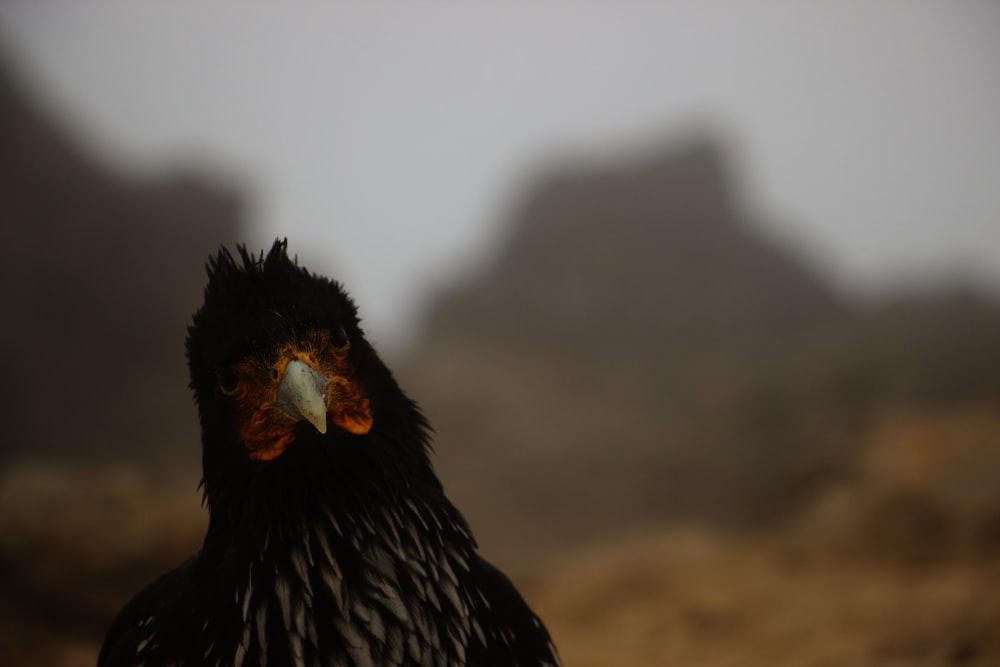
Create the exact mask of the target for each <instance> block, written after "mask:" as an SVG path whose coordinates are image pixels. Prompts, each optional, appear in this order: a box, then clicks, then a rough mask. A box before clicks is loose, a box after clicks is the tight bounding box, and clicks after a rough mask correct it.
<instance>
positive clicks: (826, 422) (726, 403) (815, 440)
mask: <svg viewBox="0 0 1000 667" xmlns="http://www.w3.org/2000/svg"><path fill="white" fill-rule="evenodd" d="M765 229H766V227H764V226H762V225H759V224H755V221H753V220H750V219H748V217H747V215H746V214H745V213H744V212H743V211H742V210H740V207H739V206H738V205H737V203H736V202H735V201H734V197H733V194H732V188H731V187H730V183H729V178H728V176H727V173H726V167H725V157H724V151H723V150H722V148H721V147H720V146H717V145H715V144H714V143H713V142H712V141H711V140H704V141H696V142H693V143H692V144H690V145H688V146H682V147H676V146H672V147H667V148H665V149H664V150H662V151H660V152H655V153H654V154H653V156H652V158H651V159H647V160H644V161H639V162H638V163H636V164H625V165H610V166H593V167H587V166H582V167H581V166H577V167H574V168H571V169H568V170H567V171H566V172H565V173H560V174H555V175H553V176H552V177H550V178H549V179H548V180H547V182H545V183H543V184H542V185H541V186H539V187H538V188H536V190H535V191H534V192H533V193H532V194H530V195H529V196H528V197H527V201H526V204H525V205H524V207H523V209H522V210H521V212H520V214H519V215H518V216H517V219H516V220H514V221H512V224H511V226H510V234H509V238H508V239H507V242H506V244H505V245H504V246H503V247H502V248H500V249H499V252H498V253H497V255H496V256H495V258H494V260H493V261H492V263H491V264H490V265H488V266H486V267H484V268H483V269H482V271H481V272H480V273H479V275H477V276H474V277H472V278H471V279H470V280H469V281H468V282H467V283H465V284H463V285H461V286H458V287H456V288H455V289H453V290H452V291H451V292H449V293H447V294H445V295H443V296H442V297H441V298H440V299H439V300H438V301H437V302H436V303H435V304H434V305H433V307H432V309H431V311H430V313H429V315H428V317H427V320H426V326H425V328H424V334H423V336H422V339H421V342H420V344H419V345H418V346H417V347H416V350H415V352H414V354H413V361H412V363H411V365H410V367H409V368H408V369H407V372H406V374H405V375H406V377H407V381H408V386H410V387H411V388H412V389H413V390H414V393H415V395H416V397H417V399H418V400H419V401H421V403H422V404H423V405H424V407H425V409H426V411H427V413H428V414H429V416H430V418H431V421H432V423H433V424H434V425H435V428H436V429H437V434H438V437H437V448H438V450H439V451H440V453H441V455H440V456H439V457H438V465H439V467H440V468H441V469H442V471H443V473H444V475H445V477H446V483H447V484H448V486H449V488H451V489H453V492H454V493H455V494H456V495H457V496H458V504H459V506H461V507H463V508H465V509H466V511H467V512H468V513H470V514H471V515H472V518H473V525H477V524H486V525H500V526H502V528H499V529H498V531H497V532H498V534H500V535H504V536H509V535H518V534H523V535H524V536H525V538H526V539H527V540H528V541H531V540H532V539H535V538H539V537H540V536H541V534H544V536H545V538H546V539H555V538H553V534H558V535H559V536H561V537H564V538H568V539H575V538H576V537H580V538H583V537H585V536H586V535H588V534H589V535H591V536H593V535H594V534H597V535H605V534H606V531H609V530H611V531H617V530H630V529H631V530H636V529H640V528H641V527H643V526H648V525H651V524H657V523H660V522H663V521H669V520H692V519H693V520H709V521H712V522H721V523H723V524H727V525H736V526H749V525H755V524H757V523H758V522H760V521H770V520H776V519H780V518H783V517H786V516H788V515H789V514H790V513H792V512H794V511H797V510H798V509H800V508H801V507H803V506H804V504H806V503H807V502H808V501H809V500H810V499H811V498H812V497H813V496H814V495H815V494H816V493H818V492H819V491H821V490H822V489H823V488H825V486H826V485H827V484H829V483H831V482H833V481H835V480H839V479H843V478H845V477H850V476H852V475H855V474H856V471H857V466H858V461H859V457H860V456H861V454H862V452H860V451H859V450H860V449H861V447H860V446H859V444H858V443H859V438H860V435H861V434H862V433H863V432H864V431H865V429H866V428H868V427H869V426H870V424H871V422H872V419H873V418H874V415H876V414H879V413H880V412H881V411H883V410H885V409H888V406H891V405H906V406H910V407H913V409H919V406H920V405H924V406H931V405H938V404H940V402H942V401H944V402H947V401H952V402H964V401H969V400H986V399H990V398H992V399H997V398H998V397H1000V344H998V342H997V341H1000V308H998V307H997V305H996V304H995V303H994V302H993V301H991V300H989V299H988V298H986V297H984V296H981V295H976V294H972V293H965V292H962V291H961V290H956V291H955V292H954V293H942V294H938V295H922V296H921V295H910V296H903V297H900V298H899V299H898V300H895V301H893V302H891V303H883V304H878V305H874V306H873V305H862V304H857V303H854V302H852V300H851V299H849V298H848V297H846V296H844V295H841V294H838V293H837V292H836V291H835V290H834V289H833V288H832V287H831V285H829V284H828V283H827V281H826V280H825V279H824V278H823V276H822V275H820V274H819V273H818V272H817V271H816V270H814V269H812V268H811V267H810V266H808V265H807V263H806V262H805V261H804V260H802V259H800V257H799V253H797V252H796V251H795V249H794V248H792V247H786V246H785V245H783V244H782V243H781V242H780V241H779V240H778V239H775V238H770V237H769V235H768V234H767V233H766V232H765V231H764V230H765ZM914 406H916V407H914ZM470 471H472V472H470ZM998 472H1000V471H998ZM998 502H1000V501H998ZM998 506H1000V505H998ZM526 516H527V517H529V519H527V520H525V517H526ZM515 517H516V518H515ZM536 524H537V525H536ZM536 529H537V530H538V531H541V532H540V533H538V534H535V533H533V531H534V530H536Z"/></svg>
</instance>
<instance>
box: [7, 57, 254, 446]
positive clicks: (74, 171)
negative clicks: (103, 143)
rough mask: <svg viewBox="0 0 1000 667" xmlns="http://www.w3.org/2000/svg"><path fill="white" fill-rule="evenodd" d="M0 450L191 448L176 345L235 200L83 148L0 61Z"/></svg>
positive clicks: (234, 219)
mask: <svg viewBox="0 0 1000 667" xmlns="http://www.w3.org/2000/svg"><path fill="white" fill-rule="evenodd" d="M0 145H2V146H3V150H2V151H0V220H3V229H4V239H3V243H0V284H2V285H3V289H4V316H3V321H4V326H3V327H0V363H2V365H3V368H4V378H5V379H4V382H3V383H2V385H0V386H2V389H0V391H2V397H0V411H2V412H0V419H2V421H3V423H4V428H5V435H4V438H3V439H2V442H0V458H8V459H9V458H11V457H15V456H16V457H30V458H56V459H59V458H66V457H69V458H71V459H73V460H87V459H101V458H104V459H107V458H117V457H126V458H146V457H148V456H149V455H150V454H151V453H156V455H157V456H161V457H162V456H166V457H170V456H172V453H173V452H177V450H178V448H179V447H183V450H184V451H183V454H182V455H183V457H184V458H185V459H189V458H190V457H191V455H192V451H196V450H192V449H191V447H192V445H191V443H195V442H197V428H196V416H195V412H194V409H193V407H192V402H191V399H190V397H189V394H188V391H187V389H186V386H187V372H186V367H185V361H184V348H183V341H184V336H185V327H186V323H187V321H188V318H189V317H190V315H191V312H192V311H193V310H194V308H195V306H196V305H197V304H198V302H199V298H200V291H201V286H202V284H203V281H204V278H203V276H204V271H203V268H202V267H203V264H204V261H205V258H206V257H207V255H208V254H209V253H210V252H213V251H214V250H215V249H216V248H217V247H218V245H219V243H220V242H221V241H224V240H225V241H229V240H231V239H233V238H234V237H236V236H237V235H238V234H239V232H240V229H241V218H242V212H241V207H240V203H239V199H238V197H237V196H236V195H235V194H234V193H232V192H229V191H225V190H220V189H218V188H217V187H215V186H209V185H205V184H204V183H202V182H200V181H199V180H197V179H194V178H190V177H186V176H180V175H179V176H177V177H174V178H169V179H164V180H156V181H153V182H146V181H142V180H139V179H137V178H133V177H130V176H128V175H126V174H122V173H117V172H115V171H114V170H113V169H110V168H109V167H108V166H106V165H105V164H103V163H102V160H101V159H100V157H99V156H94V155H91V154H89V153H88V151H87V150H85V149H84V148H82V147H81V145H80V143H79V142H77V141H76V140H74V138H73V137H71V136H69V135H68V134H67V132H66V131H65V130H63V129H62V128H60V127H59V126H58V124H57V123H56V122H54V121H53V119H52V118H50V117H49V115H47V114H46V113H43V112H42V111H41V110H40V109H39V108H38V107H37V106H36V105H35V104H34V103H33V102H32V100H31V99H30V97H29V95H28V94H27V92H26V89H25V87H24V86H23V85H22V83H21V81H20V80H19V79H18V77H17V75H16V74H15V73H14V72H13V71H12V69H11V68H10V67H9V66H8V65H3V66H0Z"/></svg>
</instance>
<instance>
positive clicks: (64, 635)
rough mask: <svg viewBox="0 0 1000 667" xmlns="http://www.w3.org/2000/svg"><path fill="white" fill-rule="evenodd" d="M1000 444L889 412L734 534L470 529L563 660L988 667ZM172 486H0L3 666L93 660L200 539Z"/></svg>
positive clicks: (187, 505)
mask: <svg viewBox="0 0 1000 667" xmlns="http://www.w3.org/2000/svg"><path fill="white" fill-rule="evenodd" d="M998 435H1000V410H997V409H996V406H995V405H984V406H979V407H964V408H960V409H949V410H946V411H942V412H939V413H920V414H916V413H908V412H903V413H887V414H886V415H885V416H884V418H882V419H880V420H879V421H878V424H877V425H876V426H875V427H873V428H872V429H871V431H870V433H869V434H868V441H867V442H866V449H867V451H868V452H869V453H868V455H867V457H866V459H865V461H864V462H863V465H862V466H861V470H860V472H859V474H858V475H857V477H856V478H854V479H851V480H846V481H843V482H841V483H838V484H837V485H836V486H833V487H830V488H828V489H827V490H826V491H825V492H824V493H823V494H822V495H821V496H820V497H819V498H818V499H817V501H816V502H815V503H814V504H813V505H812V506H810V507H808V508H805V509H803V510H802V511H800V512H798V513H797V514H796V515H795V516H794V517H793V518H792V519H790V520H787V521H785V522H784V523H783V524H782V525H774V526H771V527H769V528H766V529H765V528H759V527H758V528H757V529H754V530H746V531H743V532H741V533H738V534H737V533H734V532H732V531H730V532H727V533H726V532H721V531H718V530H712V529H710V528H707V527H704V526H698V525H695V524H692V525H688V526H686V527H685V526H678V525H674V526H673V527H669V526H660V527H659V528H654V527H652V524H651V525H650V527H648V528H647V529H644V530H642V531H637V532H635V533H634V534H633V535H632V536H631V537H628V538H620V537H619V538H613V537H610V536H604V537H601V536H600V535H598V536H594V539H592V540H591V541H590V542H588V543H573V545H568V544H565V543H564V544H532V545H529V544H517V543H516V542H510V543H508V547H507V548H506V549H494V548H493V546H492V545H498V544H500V543H502V542H503V539H502V537H503V536H501V535H497V534H494V533H493V532H491V526H490V525H482V524H481V523H480V524H479V525H475V528H476V529H477V532H478V533H479V534H480V535H481V536H482V538H483V540H482V541H483V543H484V549H485V551H486V553H487V555H488V556H491V557H496V558H498V559H499V561H500V562H501V563H502V564H503V566H504V567H505V568H506V569H507V570H508V571H509V572H510V573H511V574H512V575H513V577H514V578H515V580H516V581H517V583H518V584H519V586H520V587H521V589H522V590H523V591H524V593H525V595H526V597H527V598H528V599H529V601H530V602H531V603H532V605H533V606H534V607H535V608H536V609H537V610H538V612H539V613H540V614H541V616H542V617H543V618H544V619H545V621H546V623H547V624H548V626H549V628H550V630H551V632H552V634H553V636H554V638H555V640H556V641H557V644H558V645H559V647H560V651H561V653H562V655H563V658H564V661H565V662H566V664H567V665H576V666H578V667H597V666H608V667H617V666H620V665H633V664H634V665H640V664H642V665H649V664H654V665H660V664H663V665H685V666H696V665H706V666H707V665H712V666H729V665H732V666H741V665H746V666H748V667H752V666H757V665H760V666H765V665H766V666H767V667H780V666H781V665H788V666H789V667H792V666H794V667H810V666H817V667H819V666H831V667H832V666H845V667H847V666H859V667H861V666H866V667H867V666H871V665H878V666H883V665H884V666H889V667H893V666H907V667H922V666H929V665H979V666H986V665H1000V595H998V592H1000V512H998V511H997V507H998V505H996V504H994V503H995V501H994V500H992V499H995V497H996V488H997V485H996V480H997V479H1000V477H998V475H997V472H998V470H1000V468H998V467H997V459H998V458H1000V456H998V452H1000V447H997V442H998ZM169 479H170V481H164V479H160V480H158V481H156V480H153V479H152V478H151V477H150V476H149V475H148V474H140V473H138V472H136V471H135V470H133V469H129V468H114V469H104V468H102V469H93V470H84V469H80V468H62V469H56V468H51V467H39V466H21V467H18V468H15V469H13V470H11V471H9V472H8V473H7V475H6V476H5V477H4V478H3V479H2V480H0V526H2V530H0V566H2V569H0V655H2V656H3V661H2V662H3V664H11V665H22V666H25V667H32V666H34V665H39V666H41V665H53V666H58V667H71V666H77V665H79V666H83V665H93V664H94V662H95V659H96V654H97V650H98V648H99V644H100V639H101V636H102V634H103V632H104V631H105V629H106V627H107V624H108V622H109V621H110V618H111V617H112V615H113V614H114V613H115V611H116V610H117V609H118V608H119V607H120V605H121V604H123V603H124V601H125V600H126V599H127V598H128V597H129V596H130V595H131V594H132V593H133V592H134V591H135V590H137V589H138V588H139V587H140V586H141V585H142V584H143V583H145V582H146V581H148V580H149V579H150V578H151V577H152V576H154V575H155V574H157V573H159V572H161V571H163V570H164V569H166V568H168V567H170V566H172V565H175V564H176V563H178V562H179V561H180V560H182V559H183V558H184V557H185V556H186V555H188V554H189V553H190V552H191V551H193V550H194V549H195V548H196V547H197V545H198V542H199V540H200V537H201V535H202V532H203V530H204V523H205V516H204V513H203V511H202V510H201V508H200V507H199V500H200V498H199V494H198V491H197V489H196V484H197V476H196V474H194V473H193V472H192V473H190V474H189V475H180V476H179V479H175V478H172V477H171V478H169ZM474 524H475V522H474ZM518 553H519V554H520V556H518V555H516V554H518ZM512 554H514V555H512Z"/></svg>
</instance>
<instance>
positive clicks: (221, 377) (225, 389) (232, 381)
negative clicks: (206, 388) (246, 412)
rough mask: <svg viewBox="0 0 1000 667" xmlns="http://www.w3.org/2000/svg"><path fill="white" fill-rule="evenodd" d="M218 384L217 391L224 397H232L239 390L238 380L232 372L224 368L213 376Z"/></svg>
mask: <svg viewBox="0 0 1000 667" xmlns="http://www.w3.org/2000/svg"><path fill="white" fill-rule="evenodd" d="M215 377H216V380H217V381H218V382H219V390H220V391H221V392H222V393H223V394H225V395H226V396H232V395H233V394H235V393H236V392H237V391H238V390H239V388H240V379H239V378H238V377H237V376H236V373H234V372H233V371H232V370H230V369H228V368H224V369H222V370H220V371H219V372H217V373H216V374H215Z"/></svg>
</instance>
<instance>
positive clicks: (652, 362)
mask: <svg viewBox="0 0 1000 667" xmlns="http://www.w3.org/2000/svg"><path fill="white" fill-rule="evenodd" d="M998 71H1000V5H997V4H995V3H987V2H983V3H961V4H959V3H950V2H946V1H944V0H941V1H936V2H925V1H917V2H887V3H879V4H878V5H871V4H870V3H865V2H841V3H835V4H834V3H809V4H806V3H793V2H780V1H774V0H767V1H764V2H757V3H752V4H751V3H735V2H734V3H726V2H719V3H659V4H654V3H646V4H641V3H630V4H626V5H621V4H619V3H614V4H612V3H594V4H585V3H584V4H579V5H577V4H574V6H573V7H572V8H571V7H569V5H568V4H565V3H548V4H545V5H544V6H535V5H531V6H529V5H528V4H524V3H515V4H513V5H508V4H504V3H493V2H487V3H475V4H474V5H466V4H460V3H454V2H430V3H420V4H419V5H413V6H411V5H402V4H396V5H392V6H385V5H379V6H376V5H372V4H365V3H361V2H345V3H300V4H294V5H291V6H288V5H282V6H281V7H278V6H276V5H274V6H272V5H270V4H265V3H236V2H232V1H229V2H216V3H211V5H209V6H204V5H202V4H201V3H167V2H165V1H161V2H143V3H131V2H120V1H119V2H108V1H107V0H101V1H99V2H89V3H71V2H46V3H39V2H28V1H24V2H6V3H3V4H0V147H2V149H0V220H2V222H3V230H4V237H5V238H4V242H3V243H2V244H0V254H2V257H0V275H2V283H0V284H2V285H3V287H4V290H3V291H4V296H5V308H4V313H5V314H4V316H3V323H4V326H2V327H0V341H2V344H0V363H2V367H3V369H4V378H5V380H6V381H5V382H4V383H3V384H2V385H0V391H2V399H3V400H2V401H0V421H2V423H3V424H4V425H5V428H6V431H5V435H4V437H3V438H0V655H3V656H4V662H5V663H6V664H16V665H60V666H61V665H65V666H70V665H73V666H75V665H90V664H93V663H94V661H95V660H96V653H97V650H98V648H99V645H100V641H101V638H102V637H103V633H104V631H105V630H106V628H107V625H108V623H109V622H110V619H111V618H112V617H113V615H114V613H115V612H116V611H117V610H118V609H119V608H120V607H121V605H122V604H124V602H125V601H126V600H127V599H128V598H130V597H131V595H132V594H133V593H134V592H135V591H136V590H138V588H139V587H141V586H142V585H143V584H145V583H146V582H148V581H149V580H151V579H152V578H153V577H154V576H156V575H157V574H159V573H161V572H162V571H164V570H166V569H168V568H171V567H173V566H175V565H176V564H178V563H179V562H180V561H181V560H182V559H184V558H185V557H186V556H187V555H189V554H190V553H191V552H193V551H194V550H195V549H196V548H197V547H198V546H199V542H200V539H201V537H202V535H203V531H204V527H205V524H206V517H205V513H204V511H203V510H202V508H201V507H200V493H199V492H198V490H197V483H198V480H199V477H200V471H199V463H200V453H199V445H198V433H197V425H196V413H195V409H194V406H193V404H192V401H191V398H190V396H189V393H188V390H187V386H186V385H187V379H186V368H185V362H184V354H183V340H184V335H185V327H186V324H187V322H188V319H189V317H190V315H191V313H192V312H193V311H194V309H195V308H197V306H198V304H199V299H200V291H201V289H202V287H203V282H204V271H203V268H202V267H203V263H204V261H205V259H206V258H207V256H208V255H209V254H211V253H213V252H214V251H215V250H216V249H217V247H218V246H219V244H220V243H227V244H232V243H233V242H246V243H248V244H249V245H250V246H251V247H256V248H262V247H267V246H269V245H270V243H271V241H272V240H273V239H274V238H275V237H286V236H287V237H288V239H289V245H290V249H291V251H292V252H294V253H297V254H298V256H299V258H300V261H301V262H302V263H303V264H305V265H306V266H308V267H309V268H310V269H312V270H314V271H317V272H320V273H324V274H327V275H330V276H333V277H336V278H338V279H339V280H341V281H342V282H343V283H344V284H345V285H346V287H347V289H348V290H349V291H350V292H351V293H352V295H353V296H354V297H355V299H356V300H357V301H358V303H359V305H360V308H361V313H362V316H363V318H364V321H365V327H366V329H367V331H368V334H369V336H370V337H371V338H372V339H373V341H374V342H375V343H376V345H377V346H378V347H379V348H380V350H381V351H382V352H383V355H384V356H385V357H386V358H387V359H388V360H389V362H390V364H391V365H392V367H393V368H394V369H396V370H397V374H398V375H399V377H400V380H401V383H402V384H403V386H404V388H405V389H406V390H407V391H408V393H409V394H410V395H412V396H413V397H414V398H416V399H417V400H418V401H419V402H420V403H421V404H422V406H423V407H424V409H425V412H426V413H427V415H428V416H429V418H430V420H431V422H432V424H433V425H434V427H435V429H436V432H437V436H436V441H435V451H436V458H435V462H436V465H437V468H438V471H439V473H440V474H441V476H442V478H443V479H444V481H445V484H446V487H447V488H448V489H449V492H450V495H451V497H452V499H453V500H454V501H455V502H456V504H457V505H458V506H459V507H460V508H461V509H462V510H463V512H464V513H465V514H466V516H467V518H468V519H469V520H470V522H471V524H472V526H473V528H474V530H475V532H476V535H477V537H478V538H479V541H480V543H481V545H482V549H483V552H484V553H485V555H486V556H487V557H489V558H490V559H491V560H493V561H495V562H497V563H498V564H499V565H501V566H502V567H503V568H504V569H506V570H507V571H508V572H509V573H510V574H511V575H512V576H513V578H514V579H515V580H516V581H517V583H518V584H519V586H521V587H522V589H523V590H524V592H525V594H526V596H527V597H528V599H529V600H530V601H531V602H532V604H533V605H534V606H535V607H536V608H537V609H538V611H539V612H540V614H541V615H542V617H543V618H544V619H545V620H546V621H547V623H548V625H549V627H550V630H551V631H552V633H553V635H554V637H555V639H556V642H557V644H558V645H559V647H560V649H561V652H562V654H563V657H564V660H565V662H566V663H567V664H568V665H584V666H587V665H590V666H595V667H596V666H598V665H602V666H604V665H608V666H610V665H627V664H683V665H749V666H753V665H769V666H774V665H789V666H792V665H795V666H809V665H817V666H818V665H921V666H923V665H997V664H1000V595H997V585H998V582H1000V76H997V73H998Z"/></svg>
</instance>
